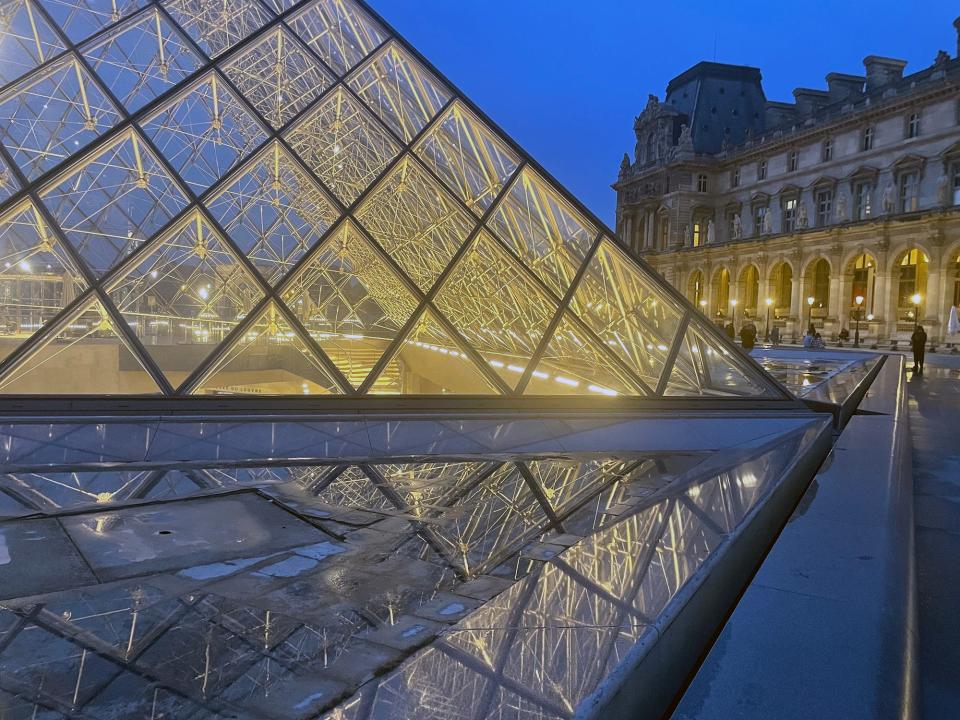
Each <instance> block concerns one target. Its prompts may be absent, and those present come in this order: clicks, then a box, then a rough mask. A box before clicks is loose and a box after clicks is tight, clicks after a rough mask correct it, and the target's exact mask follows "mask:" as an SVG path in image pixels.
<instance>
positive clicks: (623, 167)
mask: <svg viewBox="0 0 960 720" xmlns="http://www.w3.org/2000/svg"><path fill="white" fill-rule="evenodd" d="M630 165H631V163H630V156H629V155H627V153H624V154H623V160H621V161H620V177H623V176H624V175H626V174H627V173H628V172H630Z"/></svg>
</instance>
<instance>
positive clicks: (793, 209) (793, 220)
mask: <svg viewBox="0 0 960 720" xmlns="http://www.w3.org/2000/svg"><path fill="white" fill-rule="evenodd" d="M797 202H798V201H797V198H789V199H787V200H784V201H783V230H782V232H785V233H791V232H793V231H794V230H796V228H797Z"/></svg>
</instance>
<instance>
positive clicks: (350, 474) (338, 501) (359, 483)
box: [316, 465, 397, 513]
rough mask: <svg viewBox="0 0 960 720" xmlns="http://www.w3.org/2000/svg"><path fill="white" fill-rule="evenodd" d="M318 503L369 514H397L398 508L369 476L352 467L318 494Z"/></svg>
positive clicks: (354, 466)
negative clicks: (363, 511)
mask: <svg viewBox="0 0 960 720" xmlns="http://www.w3.org/2000/svg"><path fill="white" fill-rule="evenodd" d="M316 497H317V501H319V502H322V503H324V504H325V505H330V506H333V507H337V508H351V509H353V510H366V511H369V512H387V513H391V512H394V513H395V512H396V511H397V508H396V507H395V506H394V504H393V503H391V502H390V500H388V499H387V497H386V495H384V494H383V493H382V492H380V490H379V488H377V486H376V485H374V483H373V481H372V480H371V479H370V478H369V477H367V474H366V473H365V472H364V471H363V470H362V469H361V468H359V467H357V466H356V465H351V466H350V467H348V468H347V469H346V470H344V471H343V472H342V473H340V474H339V475H338V476H337V478H336V479H335V480H334V481H333V482H331V483H330V484H329V485H327V486H326V487H325V488H323V490H321V491H320V492H319V493H317V496H316Z"/></svg>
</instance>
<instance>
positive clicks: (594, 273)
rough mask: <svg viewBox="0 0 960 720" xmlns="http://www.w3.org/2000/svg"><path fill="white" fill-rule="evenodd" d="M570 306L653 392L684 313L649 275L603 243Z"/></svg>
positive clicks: (612, 246) (612, 247)
mask: <svg viewBox="0 0 960 720" xmlns="http://www.w3.org/2000/svg"><path fill="white" fill-rule="evenodd" d="M570 305H571V307H572V308H573V311H574V312H575V313H576V314H577V316H578V317H579V318H580V319H581V320H582V321H583V322H584V323H585V324H586V326H587V327H589V328H590V329H591V330H592V331H593V332H594V333H595V334H596V335H597V337H599V338H600V339H601V340H602V341H603V342H605V343H606V344H607V346H608V347H609V348H610V349H611V350H612V351H613V352H614V353H616V354H617V355H618V356H619V357H620V359H621V360H622V361H623V362H624V363H626V365H627V366H628V367H629V368H630V369H631V370H633V371H634V372H635V373H637V375H638V376H639V377H640V379H641V380H643V382H645V383H646V384H647V385H648V386H649V387H651V388H654V389H656V387H657V384H658V383H659V382H660V375H661V374H662V372H663V367H664V364H665V363H666V360H667V357H668V356H669V354H670V346H671V345H672V344H673V341H674V338H675V337H676V335H677V332H678V331H679V329H680V321H681V319H682V318H683V312H682V311H681V310H680V308H679V306H678V305H677V303H676V302H675V301H673V300H672V299H671V298H670V297H669V296H668V295H667V294H666V293H664V292H663V290H662V289H660V288H658V287H657V284H656V282H655V281H654V280H653V278H652V276H650V275H648V274H647V273H646V272H644V269H643V268H641V267H640V266H639V265H637V263H636V262H635V261H633V260H631V259H630V258H628V257H627V256H626V255H625V254H624V253H623V252H622V251H621V250H620V249H619V248H617V247H616V246H615V245H614V244H613V242H611V241H610V240H608V239H604V240H603V242H602V243H601V244H600V247H599V249H598V250H597V253H596V254H595V255H594V257H593V259H592V260H591V261H590V265H589V266H588V268H587V270H586V272H585V273H584V276H583V279H582V280H581V281H580V284H579V285H578V287H577V290H576V292H575V293H574V296H573V300H572V301H571V303H570Z"/></svg>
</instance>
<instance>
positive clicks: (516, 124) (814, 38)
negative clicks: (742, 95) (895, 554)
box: [370, 0, 960, 225]
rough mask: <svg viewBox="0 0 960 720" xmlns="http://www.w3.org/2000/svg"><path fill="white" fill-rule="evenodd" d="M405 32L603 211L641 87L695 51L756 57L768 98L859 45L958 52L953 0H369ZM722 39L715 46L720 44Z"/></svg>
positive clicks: (818, 83)
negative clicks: (781, 0) (787, 0)
mask: <svg viewBox="0 0 960 720" xmlns="http://www.w3.org/2000/svg"><path fill="white" fill-rule="evenodd" d="M370 2H371V5H372V6H373V7H374V8H375V9H376V10H377V11H378V12H380V13H381V14H382V15H383V16H384V17H385V18H386V20H387V21H388V22H389V23H391V24H392V25H393V26H394V27H395V28H396V29H397V30H398V31H399V32H400V33H401V34H403V35H404V36H405V37H406V38H407V40H409V41H410V42H411V43H412V44H413V45H414V46H415V47H417V48H418V49H419V50H420V51H421V52H422V53H423V54H424V55H426V56H427V57H428V58H430V59H431V61H432V62H433V64H434V65H436V66H437V67H438V68H439V69H440V70H441V72H443V73H444V74H446V75H447V77H449V78H450V79H451V80H452V81H453V82H454V83H456V84H457V85H458V86H459V87H460V89H461V90H463V91H464V92H465V93H466V94H467V95H468V96H469V97H470V98H471V99H472V100H473V101H474V102H475V103H477V104H478V105H479V106H480V107H481V108H483V110H484V111H485V112H486V113H487V114H488V115H489V116H490V117H491V118H493V120H494V121H496V122H497V123H498V124H499V125H500V126H501V127H502V128H504V130H506V131H507V132H508V133H510V134H511V135H512V136H513V137H514V139H515V140H516V141H517V142H518V143H520V145H521V146H523V147H524V148H525V149H526V150H527V151H528V152H529V153H530V154H531V155H532V156H533V157H534V158H536V159H537V160H538V161H539V162H540V163H541V164H542V165H543V166H544V167H545V168H546V169H547V170H549V171H550V172H551V173H553V174H554V175H555V176H556V177H557V178H558V179H559V180H560V181H561V182H562V183H564V184H565V185H566V186H567V188H569V189H570V191H571V192H573V193H574V194H575V195H577V196H578V197H579V198H580V199H581V200H582V201H583V202H584V203H585V204H586V205H587V206H588V207H590V208H591V209H592V210H593V211H594V212H595V213H596V214H597V215H598V216H599V217H600V218H601V219H603V220H604V221H606V222H607V224H609V225H612V224H613V215H614V207H615V204H616V199H615V195H614V193H613V191H612V190H611V189H610V183H612V182H613V181H614V180H615V179H616V174H617V170H618V168H619V166H620V159H621V158H622V156H623V153H624V152H630V153H632V152H633V144H634V137H633V118H634V117H635V116H636V115H637V114H639V113H640V111H641V110H642V109H643V106H644V104H645V103H646V99H647V94H648V93H656V94H657V95H659V96H660V97H661V99H662V98H663V94H664V90H665V88H666V85H667V82H668V81H669V80H670V79H671V78H672V77H674V76H675V75H678V74H679V73H681V72H682V71H683V70H685V69H687V68H688V67H690V66H691V65H693V64H695V63H697V62H699V61H700V60H713V59H716V60H717V61H719V62H728V63H736V64H744V65H753V66H755V67H759V68H760V69H761V71H762V72H763V78H764V83H763V84H764V89H765V91H766V94H767V98H768V99H770V100H783V101H790V100H792V99H793V96H792V91H793V88H795V87H812V88H824V89H825V88H826V81H825V80H824V78H825V77H826V75H827V73H829V72H831V71H836V72H844V73H851V74H862V72H863V64H862V62H863V58H864V57H866V56H867V55H885V56H888V57H897V58H901V59H904V60H907V61H909V65H908V66H907V69H906V72H907V73H909V72H911V71H916V70H919V69H921V68H923V67H927V66H928V65H930V64H931V63H932V62H933V59H934V57H935V56H936V53H937V50H940V49H943V50H947V51H948V52H950V54H951V56H954V55H956V51H957V39H956V33H955V31H954V29H953V25H952V23H953V20H954V19H955V18H956V17H957V16H958V15H960V4H958V3H957V2H955V1H951V2H948V1H947V0H919V2H903V1H902V0H898V1H897V2H893V1H892V0H877V1H875V2H869V3H863V2H853V1H852V0H842V1H841V2H837V0H808V1H807V2H804V3H799V4H798V3H774V2H769V1H768V2H758V1H757V0H738V1H737V2H731V1H730V0H727V2H717V0H686V1H685V2H682V3H681V2H661V3H653V2H643V1H642V0H629V1H628V0H592V1H590V2H579V1H577V0H370ZM715 44H716V52H714V45H715Z"/></svg>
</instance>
